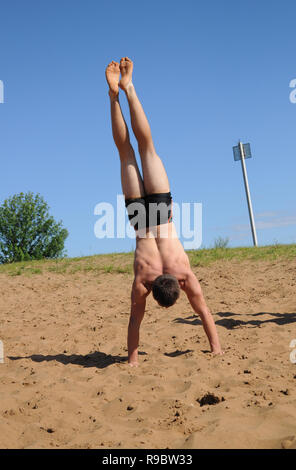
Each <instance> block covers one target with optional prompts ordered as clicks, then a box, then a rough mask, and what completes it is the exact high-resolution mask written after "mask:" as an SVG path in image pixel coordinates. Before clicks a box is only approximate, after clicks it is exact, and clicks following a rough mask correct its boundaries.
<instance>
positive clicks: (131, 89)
mask: <svg viewBox="0 0 296 470" xmlns="http://www.w3.org/2000/svg"><path fill="white" fill-rule="evenodd" d="M134 91H135V87H134V84H133V82H132V81H130V82H129V84H128V85H127V86H126V87H125V89H124V92H125V94H126V95H127V96H129V95H131V94H133V93H134Z"/></svg>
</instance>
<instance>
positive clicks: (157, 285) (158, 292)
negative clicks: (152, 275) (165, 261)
mask: <svg viewBox="0 0 296 470" xmlns="http://www.w3.org/2000/svg"><path fill="white" fill-rule="evenodd" d="M152 294H153V297H154V298H155V300H156V301H157V302H158V303H159V305H161V306H162V307H171V306H172V305H174V303H175V302H176V300H177V299H178V297H179V295H180V286H179V282H178V281H177V279H176V278H175V276H172V275H171V274H162V275H161V276H158V277H157V278H156V279H155V280H154V282H153V285H152Z"/></svg>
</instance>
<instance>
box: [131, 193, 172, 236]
mask: <svg viewBox="0 0 296 470" xmlns="http://www.w3.org/2000/svg"><path fill="white" fill-rule="evenodd" d="M125 206H126V208H127V213H128V218H129V220H130V223H131V225H132V226H133V227H134V229H135V230H140V229H143V228H148V227H155V226H156V225H162V224H167V223H169V222H172V196H171V193H156V194H149V195H146V196H144V197H137V198H134V199H126V200H125Z"/></svg>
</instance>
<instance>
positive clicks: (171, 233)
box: [134, 222, 190, 285]
mask: <svg viewBox="0 0 296 470" xmlns="http://www.w3.org/2000/svg"><path fill="white" fill-rule="evenodd" d="M140 235H141V234H140ZM142 235H144V234H142ZM145 235H146V236H145V237H144V236H143V237H137V247H136V252H135V263H134V270H135V278H136V279H137V280H138V281H139V282H142V283H143V284H144V285H145V284H149V283H150V282H153V281H154V279H155V278H156V277H157V276H160V275H161V274H167V273H168V274H172V275H173V276H175V277H176V278H177V280H178V281H183V280H184V279H185V278H186V276H187V275H188V273H189V271H190V264H189V260H188V256H187V255H186V253H185V251H184V248H183V246H182V244H181V242H180V240H179V239H178V236H177V233H176V229H175V226H174V223H173V222H172V223H168V224H163V225H160V226H158V227H154V228H151V229H150V230H149V231H147V232H146V233H145Z"/></svg>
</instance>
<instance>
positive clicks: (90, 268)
mask: <svg viewBox="0 0 296 470" xmlns="http://www.w3.org/2000/svg"><path fill="white" fill-rule="evenodd" d="M187 254H188V256H189V259H190V262H191V265H192V266H208V265H209V264H212V263H214V262H216V261H220V260H225V261H232V260H234V261H239V262H240V261H244V260H249V261H260V260H263V261H275V260H278V259H285V260H292V259H294V258H295V257H296V244H294V245H278V244H277V245H270V246H260V247H257V248H255V247H242V248H227V247H224V248H223V247H216V248H209V249H206V248H205V249H201V250H191V251H188V252H187ZM133 256H134V253H133V252H131V253H111V254H107V255H105V254H104V255H95V256H85V257H79V258H62V259H57V260H38V261H23V262H19V263H11V264H2V265H0V274H7V275H8V276H22V275H25V276H31V275H37V274H43V273H46V272H47V273H50V272H52V273H56V274H61V275H63V274H77V273H81V274H83V273H93V274H132V272H133Z"/></svg>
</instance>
